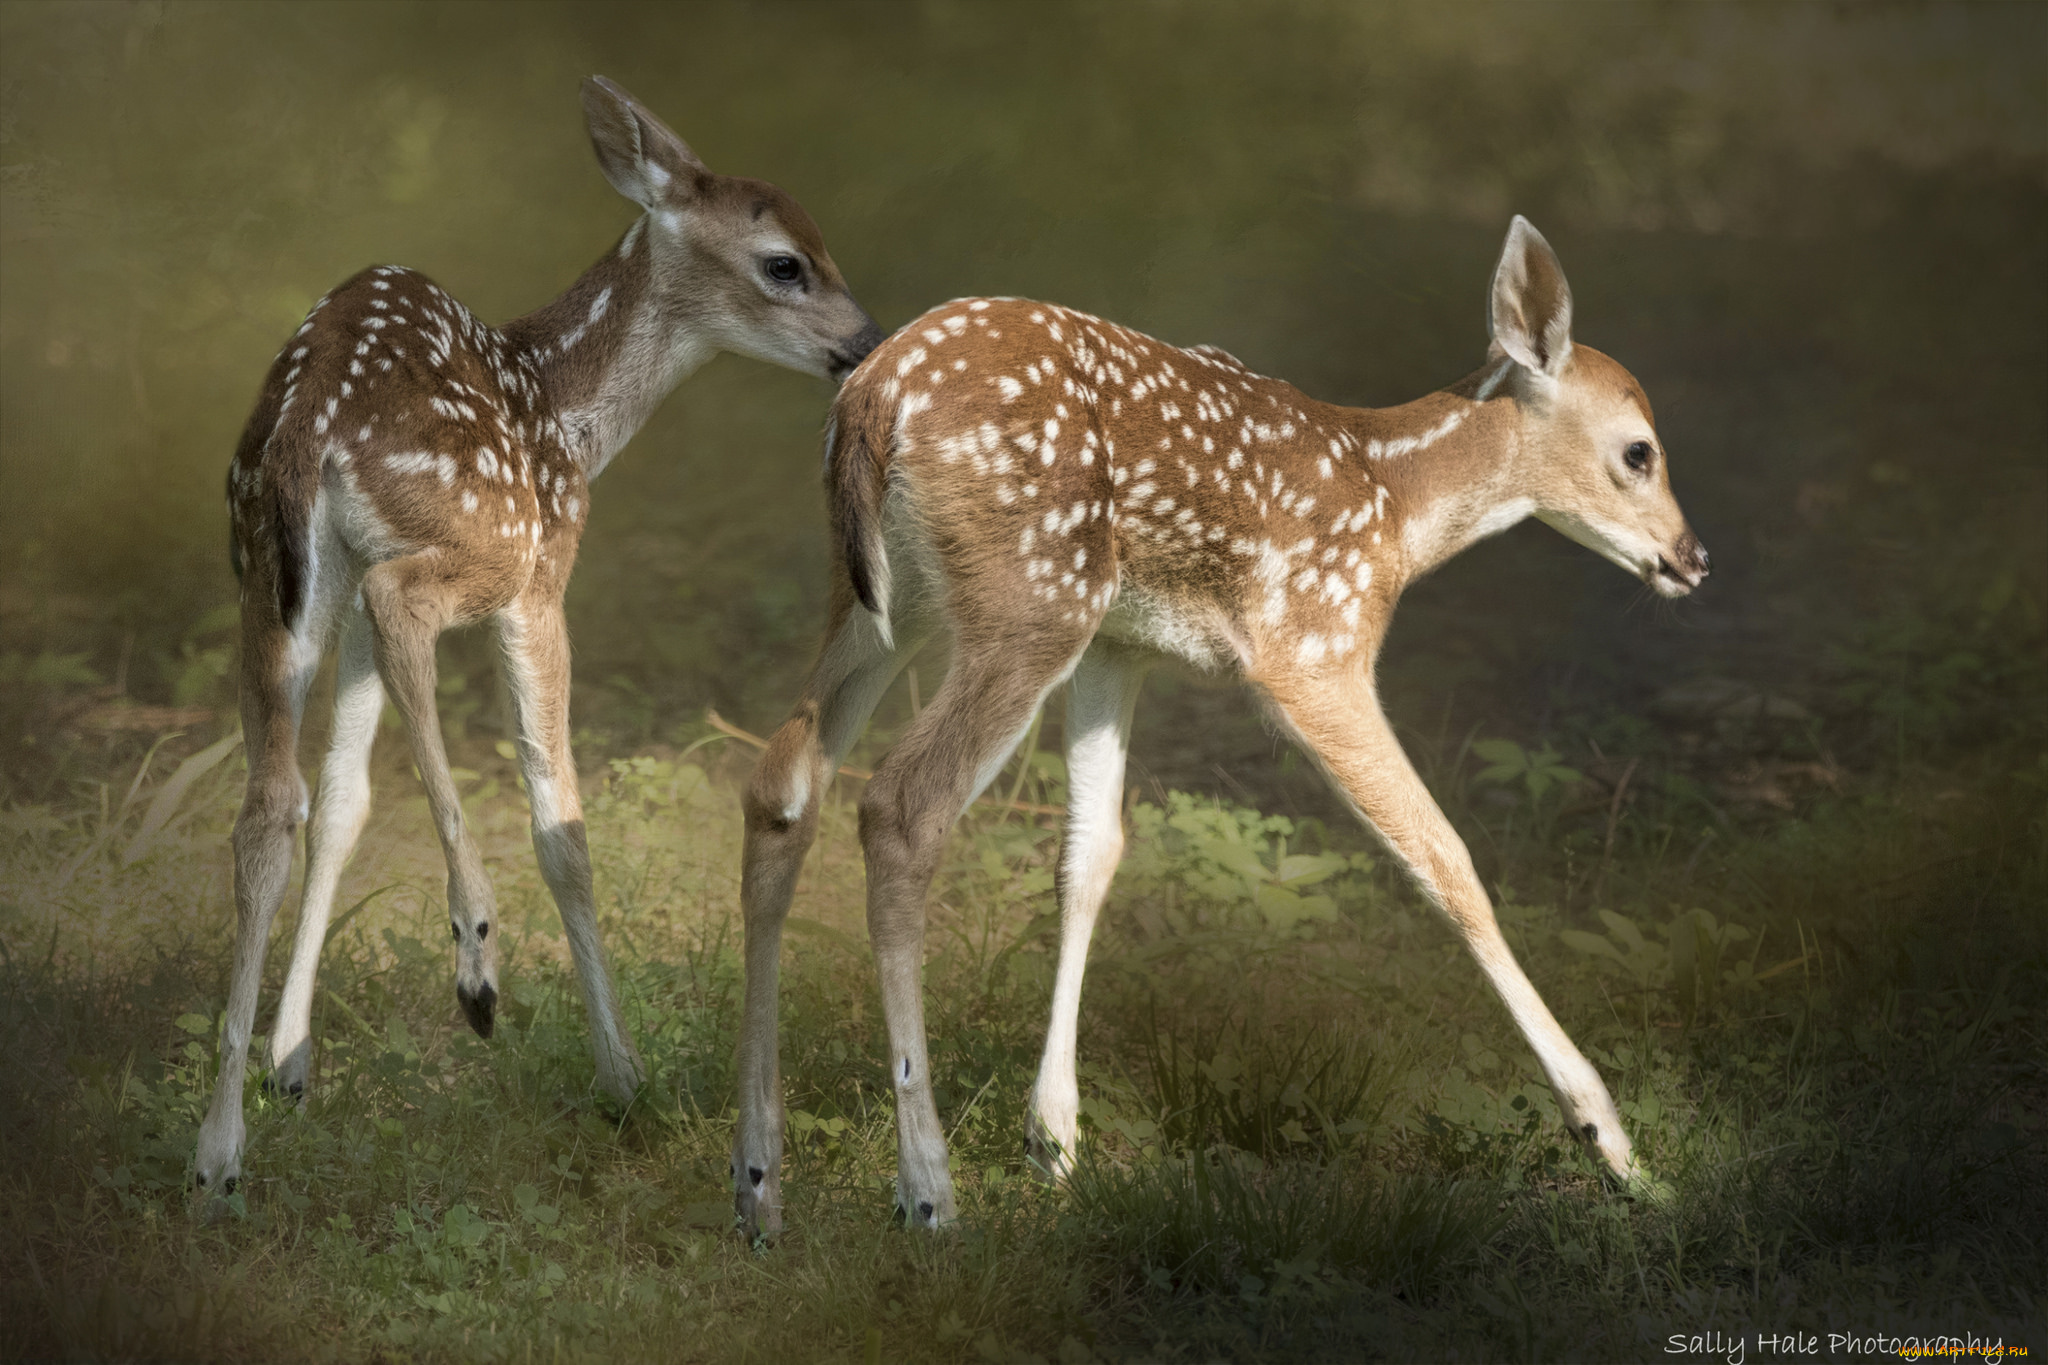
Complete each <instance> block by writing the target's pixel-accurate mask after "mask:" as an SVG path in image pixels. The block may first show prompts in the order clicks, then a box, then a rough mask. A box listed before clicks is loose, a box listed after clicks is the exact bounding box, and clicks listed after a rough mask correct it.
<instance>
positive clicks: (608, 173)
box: [583, 76, 711, 209]
mask: <svg viewBox="0 0 2048 1365" xmlns="http://www.w3.org/2000/svg"><path fill="white" fill-rule="evenodd" d="M583 120H584V122H585V124H587V125H588V126H589V128H590V145H591V146H592V147H594V148H596V149H597V164H598V165H600V166H602V167H603V168H604V178H605V179H607V180H609V181H611V182H612V188H613V189H615V190H617V191H618V192H619V193H620V194H623V195H625V196H626V197H627V198H628V199H630V200H632V201H633V202H634V203H636V204H638V205H640V206H641V207H642V208H649V209H651V208H654V207H656V206H657V205H659V204H662V203H664V202H667V203H673V202H676V201H677V200H686V199H688V198H690V197H691V196H692V195H693V194H695V193H696V190H697V184H698V182H699V180H700V179H701V178H702V177H704V176H707V175H709V174H711V172H710V171H709V170H707V169H705V166H704V163H703V162H701V161H699V160H698V159H697V154H696V153H695V152H693V151H691V150H690V147H689V144H688V143H686V142H684V141H683V140H682V139H681V138H679V137H677V136H676V135H675V132H674V131H673V130H672V129H670V127H669V126H668V125H667V124H666V123H663V122H662V121H661V120H660V119H658V118H656V117H655V116H654V115H652V114H650V113H648V112H647V110H646V109H644V108H642V107H641V105H640V101H638V100H636V99H634V98H633V97H632V96H631V95H629V94H627V93H626V92H625V91H624V90H622V89H620V88H619V87H618V86H617V85H615V84H614V83H613V82H611V81H610V80H607V79H606V78H605V77H603V76H590V77H586V78H585V79H584V82H583Z"/></svg>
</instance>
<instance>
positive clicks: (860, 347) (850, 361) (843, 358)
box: [832, 313, 889, 380]
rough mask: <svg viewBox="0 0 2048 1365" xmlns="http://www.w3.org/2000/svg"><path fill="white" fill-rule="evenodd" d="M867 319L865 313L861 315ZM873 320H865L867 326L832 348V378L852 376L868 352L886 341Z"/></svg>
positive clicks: (883, 333) (885, 333) (885, 337)
mask: <svg viewBox="0 0 2048 1365" xmlns="http://www.w3.org/2000/svg"><path fill="white" fill-rule="evenodd" d="M861 316H862V317H867V315H866V314H865V313H863V314H862V315H861ZM888 336H889V334H888V333H887V332H885V331H883V330H882V329H881V327H880V325H879V324H877V323H876V322H875V320H874V319H873V318H867V325H866V326H865V327H862V328H861V329H860V330H859V331H857V332H855V333H854V334H853V335H852V336H850V337H847V338H845V339H844V340H842V341H841V342H840V343H839V344H838V345H837V346H835V347H833V348H832V378H833V379H835V380H843V379H845V378H846V376H848V375H850V374H852V373H853V372H854V370H855V368H856V367H858V366H859V364H860V363H861V361H863V360H866V359H867V358H868V352H870V351H872V350H874V349H875V347H877V346H879V345H881V344H882V343H883V342H884V341H885V340H887V339H888Z"/></svg>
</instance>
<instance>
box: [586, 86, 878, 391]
mask: <svg viewBox="0 0 2048 1365" xmlns="http://www.w3.org/2000/svg"><path fill="white" fill-rule="evenodd" d="M583 113H584V118H585V121H586V122H587V123H588V125H589V128H590V141H591V145H592V146H593V147H595V148H596V149H597V160H598V164H599V165H601V166H602V167H603V168H604V174H605V179H607V180H609V181H611V183H612V188H613V189H615V190H617V191H618V192H619V193H620V194H623V195H625V196H626V198H628V199H631V200H632V201H633V202H634V203H636V204H639V205H640V206H641V207H642V208H645V209H646V210H647V217H646V219H645V236H646V239H647V240H646V243H645V249H646V250H648V251H650V252H651V253H652V268H653V272H654V274H653V288H654V291H655V294H656V296H657V298H658V299H659V300H660V301H662V302H669V303H671V306H676V307H681V308H685V309H687V310H688V311H689V313H690V314H691V315H692V316H693V317H694V318H696V319H698V320H699V322H700V324H701V328H702V332H703V334H704V336H705V339H706V340H708V341H709V342H711V343H712V344H713V345H714V346H716V347H717V348H718V349H720V350H727V351H737V352H739V353H740V354H741V355H747V356H752V357H753V358H755V359H756V360H765V361H768V362H769V363H770V364H775V365H787V366H788V367H789V368H791V369H793V370H801V371H803V372H804V373H806V374H815V375H818V376H820V377H821V378H825V379H831V380H834V381H837V380H840V379H843V378H845V377H846V375H847V374H848V373H849V372H851V371H852V369H853V367H854V366H856V365H858V364H860V362H861V359H862V358H863V357H864V356H866V355H867V353H868V352H869V351H872V350H873V349H874V348H875V347H876V345H877V344H879V343H880V342H881V340H882V335H883V333H882V330H881V328H879V327H877V326H876V325H875V322H874V319H873V318H870V317H869V316H868V315H867V313H866V312H865V311H863V310H862V308H861V306H860V305H859V304H858V303H855V302H854V299H853V294H852V293H851V292H850V291H849V290H848V289H847V287H846V281H845V280H844V279H843V278H841V276H840V274H839V267H838V266H836V265H834V264H833V263H832V256H831V253H829V252H827V251H826V250H825V239H824V237H823V236H822V235H821V234H820V233H819V231H818V225H817V224H816V223H814V222H812V221H811V216H810V215H809V214H808V213H805V212H804V210H803V206H802V205H800V204H798V203H797V202H796V200H794V199H792V198H790V197H789V196H788V195H787V194H784V193H783V192H782V191H781V190H779V189H777V188H776V187H775V186H773V185H771V184H769V183H768V182H766V181H765V180H746V179H742V178H740V177H738V176H729V175H717V174H714V173H713V172H712V171H710V170H709V169H707V168H706V167H705V165H704V163H703V162H702V161H699V160H698V159H697V154H696V153H695V152H693V151H691V150H690V148H689V146H688V145H687V144H685V143H684V141H683V140H682V139H681V138H679V137H677V136H676V135H675V133H674V131H673V130H671V129H670V128H669V126H668V125H667V124H665V123H663V122H662V121H661V120H660V119H658V118H656V117H655V116H654V115H653V114H651V113H649V112H648V111H647V110H646V109H645V108H643V107H642V106H641V104H640V103H639V101H637V100H635V99H634V98H633V97H632V96H631V95H629V94H627V93H626V92H625V91H624V90H622V89H620V88H619V87H618V86H617V85H615V84H613V83H612V82H611V81H609V80H607V79H605V78H604V77H603V76H592V77H590V78H588V79H587V80H585V81H584V82H583ZM635 245H636V246H637V245H639V244H637V243H636V244H635ZM657 306H659V304H658V305H657Z"/></svg>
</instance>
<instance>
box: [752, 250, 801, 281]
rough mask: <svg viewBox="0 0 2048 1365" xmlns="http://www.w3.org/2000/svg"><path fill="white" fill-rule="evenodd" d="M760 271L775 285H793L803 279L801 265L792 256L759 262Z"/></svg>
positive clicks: (771, 257)
mask: <svg viewBox="0 0 2048 1365" xmlns="http://www.w3.org/2000/svg"><path fill="white" fill-rule="evenodd" d="M761 269H762V270H764V271H765V272H767V275H768V278H769V279H771V280H773V281H775V282H776V283H777V284H795V283H796V282H797V281H798V280H800V279H802V278H803V277H804V267H803V263H802V262H800V261H798V260H797V258H796V257H794V256H770V257H769V258H768V259H767V260H765V261H763V262H761Z"/></svg>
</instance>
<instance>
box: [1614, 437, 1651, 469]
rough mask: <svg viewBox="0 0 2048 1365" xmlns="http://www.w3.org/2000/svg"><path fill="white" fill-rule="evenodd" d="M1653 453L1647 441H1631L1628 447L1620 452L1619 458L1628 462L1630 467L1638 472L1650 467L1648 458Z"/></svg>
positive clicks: (1649, 458)
mask: <svg viewBox="0 0 2048 1365" xmlns="http://www.w3.org/2000/svg"><path fill="white" fill-rule="evenodd" d="M1655 454H1656V452H1655V451H1653V450H1651V449H1650V443H1649V442H1648V441H1631V442H1629V446H1628V449H1627V450H1625V451H1623V452H1622V453H1621V458H1622V459H1624V460H1626V461H1627V462H1628V467H1629V468H1630V469H1633V470H1635V471H1636V472H1637V473H1638V474H1640V473H1642V472H1643V471H1644V470H1645V469H1648V468H1649V467H1650V460H1651V458H1652V457H1653V456H1654V455H1655Z"/></svg>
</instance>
